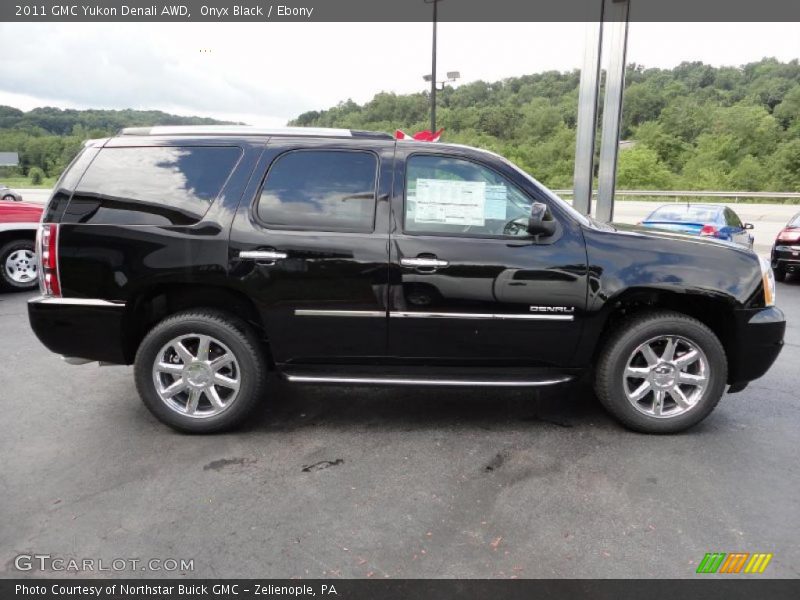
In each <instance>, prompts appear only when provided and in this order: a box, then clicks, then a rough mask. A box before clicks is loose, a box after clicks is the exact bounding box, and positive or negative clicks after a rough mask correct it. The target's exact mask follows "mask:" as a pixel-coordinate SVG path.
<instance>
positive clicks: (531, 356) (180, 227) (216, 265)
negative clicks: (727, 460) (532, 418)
mask: <svg viewBox="0 0 800 600" xmlns="http://www.w3.org/2000/svg"><path fill="white" fill-rule="evenodd" d="M37 248H38V252H39V256H40V269H39V274H40V283H41V288H42V296H41V297H40V298H36V299H34V300H31V301H30V303H29V315H30V321H31V324H32V326H33V329H34V331H35V332H36V334H37V336H38V337H39V339H40V340H41V341H42V342H43V343H44V344H45V345H46V346H47V347H48V348H49V349H50V350H52V351H53V352H57V353H59V354H62V355H64V357H65V358H66V360H68V361H69V362H75V363H79V362H89V361H101V362H107V363H118V364H131V363H133V364H134V365H135V378H136V385H137V387H138V390H139V393H140V395H141V397H142V399H143V400H144V402H145V404H146V405H147V407H148V408H149V409H150V410H151V411H152V412H153V413H154V414H155V415H156V416H157V417H158V418H159V419H160V420H161V421H163V422H164V423H166V424H167V425H170V426H172V427H174V428H176V429H180V430H184V431H194V432H210V431H217V430H220V429H224V428H228V427H230V426H233V425H235V424H237V423H241V422H242V421H243V420H244V419H246V418H247V415H248V414H250V413H251V412H252V410H253V409H254V408H255V407H256V405H257V404H258V403H259V402H260V401H262V400H268V399H269V388H270V379H271V377H276V376H277V377H281V378H283V379H285V380H288V381H289V382H296V383H314V384H320V383H332V384H347V385H350V384H371V385H380V384H387V385H399V386H420V385H433V386H468V387H472V388H476V387H484V386H485V387H489V388H490V387H495V386H497V387H531V388H532V387H537V386H550V385H556V384H562V383H566V382H569V381H572V380H574V379H576V378H577V377H578V376H580V375H581V374H583V373H586V372H589V373H591V374H592V376H593V377H594V386H595V389H596V391H597V395H598V397H599V398H600V400H601V402H602V403H603V404H604V405H605V407H606V408H607V409H608V410H609V411H610V412H611V413H613V415H614V416H616V417H617V418H618V419H619V420H620V421H621V422H622V423H624V424H625V425H627V426H628V427H630V428H632V429H635V430H638V431H645V432H653V433H665V432H674V431H679V430H682V429H686V428H687V427H690V426H692V425H694V424H696V423H697V422H699V421H700V420H702V419H703V418H704V417H706V416H707V415H708V414H709V413H710V412H711V411H712V410H713V408H714V406H715V405H716V404H717V402H718V401H719V399H720V397H721V396H722V394H723V392H724V391H725V387H726V385H727V386H730V387H729V389H728V391H729V392H733V391H738V390H741V389H742V388H744V386H745V385H746V384H747V382H749V381H751V380H753V379H755V378H757V377H760V376H762V375H763V374H764V373H765V372H766V371H767V369H768V368H769V367H770V365H771V364H772V363H773V362H774V360H775V358H776V357H777V356H778V353H779V352H780V350H781V346H782V344H783V334H784V328H785V322H784V316H783V313H782V312H781V311H780V310H779V309H777V308H775V306H774V293H775V290H774V280H773V277H772V270H771V269H770V264H769V262H768V261H764V260H760V259H759V258H758V257H757V256H756V255H755V254H754V253H753V252H752V251H750V250H747V249H743V248H741V247H737V246H734V245H732V244H729V243H726V242H722V241H717V240H707V239H701V238H697V237H687V236H682V235H679V234H671V233H666V232H663V233H660V232H657V231H654V230H652V229H635V228H631V229H620V228H616V227H611V226H609V225H605V224H602V223H598V222H596V221H594V220H592V219H591V218H587V217H585V216H583V215H581V214H579V213H577V212H576V211H574V210H573V209H572V208H571V207H570V206H569V205H568V204H566V203H565V202H563V201H562V200H560V199H559V198H558V197H556V196H555V195H554V194H553V193H552V192H550V191H549V190H548V189H547V188H545V187H544V186H542V185H541V184H540V183H538V182H537V181H536V180H534V179H532V178H531V177H530V176H529V175H527V174H526V173H524V172H523V171H521V170H520V169H519V168H517V167H515V166H514V165H513V164H511V163H510V162H508V161H507V160H505V159H503V158H502V157H500V156H497V155H495V154H491V153H489V152H485V151H481V150H476V149H474V148H468V147H463V146H455V145H447V144H438V143H425V142H406V141H395V140H394V139H392V138H391V136H389V135H386V134H379V133H369V132H360V131H350V130H327V129H326V130H319V129H287V130H258V129H252V128H240V127H233V128H214V127H153V128H137V129H126V130H123V131H122V132H121V134H120V135H118V136H116V137H113V138H110V139H107V140H96V141H92V142H89V143H87V145H86V147H85V148H84V150H83V151H82V153H81V154H80V155H79V156H78V157H77V158H76V159H75V161H74V162H73V163H72V165H71V166H70V167H69V169H68V170H67V171H66V172H65V174H64V175H63V177H62V178H61V180H60V181H59V183H58V184H57V186H56V189H55V191H54V193H53V196H52V198H51V199H50V202H49V204H48V206H47V209H46V212H45V214H44V216H43V219H42V224H41V227H40V231H39V236H38V241H37Z"/></svg>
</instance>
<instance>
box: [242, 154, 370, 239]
mask: <svg viewBox="0 0 800 600" xmlns="http://www.w3.org/2000/svg"><path fill="white" fill-rule="evenodd" d="M377 172H378V157H377V156H375V155H374V154H372V153H371V152H365V151H360V150H357V151H353V150H295V151H292V152H288V153H286V154H283V155H281V156H279V157H278V158H277V159H275V162H273V163H272V166H271V167H270V169H269V171H268V172H267V178H266V180H265V181H264V186H263V188H262V191H261V196H260V198H259V199H258V205H257V207H256V213H257V215H258V218H259V220H261V221H262V222H263V223H264V224H266V225H267V226H268V227H273V228H278V229H302V230H312V231H353V232H371V231H372V230H373V229H374V225H375V183H376V179H377Z"/></svg>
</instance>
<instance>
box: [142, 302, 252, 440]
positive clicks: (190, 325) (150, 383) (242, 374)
mask: <svg viewBox="0 0 800 600" xmlns="http://www.w3.org/2000/svg"><path fill="white" fill-rule="evenodd" d="M264 365H265V362H264V357H263V352H262V351H261V348H260V344H259V343H258V340H257V339H256V337H255V335H254V334H253V332H252V330H251V329H250V328H249V327H248V326H247V325H246V324H245V323H244V322H242V321H240V320H239V319H236V318H235V317H232V316H229V315H227V314H225V313H221V312H217V311H189V312H183V313H178V314H176V315H173V316H171V317H169V318H167V319H165V320H163V321H162V322H161V323H159V324H158V325H156V326H155V327H154V328H153V329H152V330H151V331H150V332H149V333H148V334H147V335H146V336H145V338H144V340H143V341H142V343H141V345H140V346H139V350H138V352H137V353H136V361H135V366H134V374H135V378H136V387H137V389H138V390H139V395H140V396H141V398H142V401H143V402H144V404H145V406H147V408H148V409H149V410H150V412H152V413H153V414H154V415H155V416H156V417H157V418H158V419H159V420H160V421H161V422H163V423H165V424H167V425H169V426H170V427H172V428H174V429H177V430H180V431H186V432H193V433H211V432H215V431H222V430H225V429H230V428H232V427H235V426H236V425H239V424H241V423H242V422H243V421H244V420H245V419H246V418H247V417H248V416H249V415H250V414H251V413H252V411H253V409H254V408H255V407H256V406H257V404H258V402H259V401H260V399H261V396H262V393H263V389H264V385H265V379H266V373H265V371H266V368H265V366H264Z"/></svg>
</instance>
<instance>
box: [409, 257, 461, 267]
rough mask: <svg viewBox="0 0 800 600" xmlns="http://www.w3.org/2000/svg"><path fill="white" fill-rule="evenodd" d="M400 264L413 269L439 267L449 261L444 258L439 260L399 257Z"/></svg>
mask: <svg viewBox="0 0 800 600" xmlns="http://www.w3.org/2000/svg"><path fill="white" fill-rule="evenodd" d="M400 264H401V265H403V266H404V267H414V268H415V269H439V268H441V267H446V266H448V265H449V264H450V263H449V262H448V261H446V260H439V259H438V258H424V257H419V256H418V257H417V258H401V259H400Z"/></svg>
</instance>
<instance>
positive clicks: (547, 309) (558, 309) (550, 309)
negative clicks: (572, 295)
mask: <svg viewBox="0 0 800 600" xmlns="http://www.w3.org/2000/svg"><path fill="white" fill-rule="evenodd" d="M531 312H535V313H574V312H575V307H574V306H531Z"/></svg>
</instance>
